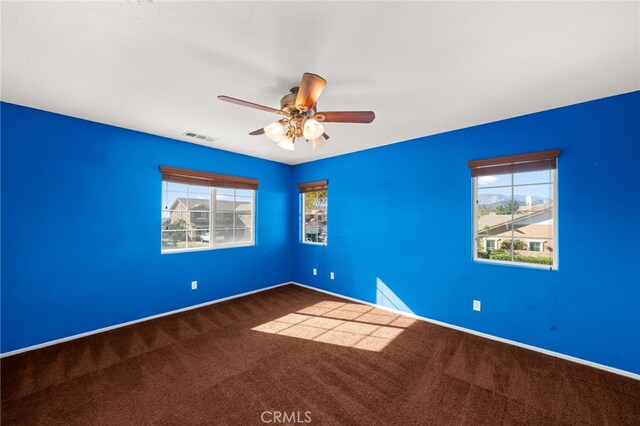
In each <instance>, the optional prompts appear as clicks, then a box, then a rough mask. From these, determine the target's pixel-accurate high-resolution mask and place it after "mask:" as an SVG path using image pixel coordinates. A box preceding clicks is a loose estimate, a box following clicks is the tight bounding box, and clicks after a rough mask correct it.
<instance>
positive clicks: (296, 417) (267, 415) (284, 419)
mask: <svg viewBox="0 0 640 426" xmlns="http://www.w3.org/2000/svg"><path fill="white" fill-rule="evenodd" d="M260 420H262V423H275V424H277V423H311V411H304V412H302V411H290V412H287V411H263V412H262V414H261V415H260Z"/></svg>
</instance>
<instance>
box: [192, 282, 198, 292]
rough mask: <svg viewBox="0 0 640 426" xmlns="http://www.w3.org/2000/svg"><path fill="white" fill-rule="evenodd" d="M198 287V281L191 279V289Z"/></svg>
mask: <svg viewBox="0 0 640 426" xmlns="http://www.w3.org/2000/svg"><path fill="white" fill-rule="evenodd" d="M197 288H198V281H191V290H195V289H197Z"/></svg>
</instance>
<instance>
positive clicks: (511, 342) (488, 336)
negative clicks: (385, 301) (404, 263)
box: [291, 282, 640, 380]
mask: <svg viewBox="0 0 640 426" xmlns="http://www.w3.org/2000/svg"><path fill="white" fill-rule="evenodd" d="M291 284H295V285H297V286H299V287H304V288H308V289H310V290H314V291H319V292H321V293H326V294H330V295H332V296H335V297H339V298H341V299H347V300H351V301H353V302H357V303H364V304H365V305H370V306H375V307H376V308H378V309H384V310H387V311H390V312H393V313H396V314H400V315H404V316H407V317H410V318H414V319H417V320H421V321H426V322H430V323H432V324H437V325H441V326H443V327H447V328H452V329H454V330H458V331H462V332H465V333H469V334H473V335H476V336H480V337H484V338H486V339H491V340H495V341H497V342H502V343H506V344H509V345H513V346H518V347H521V348H525V349H529V350H531V351H536V352H540V353H543V354H545V355H550V356H554V357H556V358H561V359H565V360H567V361H572V362H576V363H578V364H583V365H588V366H589V367H593V368H598V369H600V370H604V371H608V372H610V373H614V374H619V375H621V376H626V377H629V378H632V379H635V380H640V374H636V373H632V372H630V371H626V370H621V369H619V368H614V367H609V366H608V365H603V364H598V363H597V362H592V361H587V360H586V359H582V358H576V357H573V356H570V355H565V354H563V353H560V352H554V351H550V350H548V349H543V348H539V347H537V346H531V345H527V344H526V343H520V342H516V341H515V340H509V339H505V338H502V337H497V336H493V335H491V334H486V333H482V332H480V331H475V330H471V329H469V328H464V327H460V326H457V325H453V324H449V323H446V322H442V321H438V320H434V319H431V318H427V317H422V316H420V315H416V314H412V313H408V312H403V311H399V310H397V309H393V308H389V307H386V306H381V305H377V304H375V303H371V302H366V301H364V300H360V299H356V298H353V297H349V296H345V295H342V294H338V293H334V292H332V291H327V290H322V289H320V288H316V287H312V286H309V285H306V284H300V283H297V282H291Z"/></svg>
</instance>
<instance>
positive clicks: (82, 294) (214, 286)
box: [1, 103, 295, 352]
mask: <svg viewBox="0 0 640 426" xmlns="http://www.w3.org/2000/svg"><path fill="white" fill-rule="evenodd" d="M1 107H2V212H1V213H2V352H7V351H11V350H14V349H18V348H22V347H26V346H30V345H34V344H38V343H42V342H46V341H50V340H53V339H57V338H62V337H66V336H70V335H74V334H77V333H82V332H86V331H90V330H94V329H97V328H101V327H105V326H110V325H114V324H119V323H122V322H126V321H131V320H135V319H138V318H143V317H146V316H149V315H154V314H159V313H163V312H167V311H170V310H174V309H178V308H182V307H186V306H189V305H194V304H198V303H203V302H206V301H209V300H213V299H217V298H221V297H225V296H230V295H234V294H238V293H242V292H246V291H249V290H254V289H257V288H262V287H265V286H269V285H274V284H279V283H282V282H286V281H287V280H290V279H291V275H292V272H291V271H292V269H291V261H290V259H291V253H290V249H291V241H292V239H294V236H293V235H289V234H287V233H286V232H284V230H286V229H287V223H290V222H291V221H293V220H295V214H292V212H291V209H290V208H289V207H290V206H291V205H292V203H295V201H292V199H291V198H290V197H291V193H290V192H289V191H287V189H286V188H287V187H288V185H289V184H290V182H291V179H292V168H291V167H290V166H287V165H283V164H278V163H274V162H270V161H265V160H260V159H257V158H253V157H248V156H243V155H238V154H233V153H229V152H225V151H220V150H214V149H210V148H205V147H201V146H197V145H192V144H187V143H184V142H178V141H174V140H170V139H165V138H161V137H157V136H152V135H148V134H143V133H139V132H135V131H130V130H125V129H121V128H116V127H112V126H106V125H102V124H97V123H93V122H88V121H84V120H78V119H74V118H70V117H65V116H61V115H57V114H51V113H47V112H43V111H38V110H34V109H29V108H24V107H19V106H16V105H12V104H7V103H2V104H1ZM160 165H169V166H175V167H182V168H188V169H194V170H206V171H214V172H218V173H226V174H232V175H236V176H246V177H254V178H258V179H260V186H259V188H258V192H257V245H256V246H255V247H246V248H230V249H220V250H214V251H201V252H190V253H180V254H170V255H161V254H160V207H161V176H160V171H159V170H158V167H159V166H160ZM192 280H198V289H197V290H195V291H192V290H191V281H192Z"/></svg>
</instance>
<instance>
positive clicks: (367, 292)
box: [1, 92, 640, 373]
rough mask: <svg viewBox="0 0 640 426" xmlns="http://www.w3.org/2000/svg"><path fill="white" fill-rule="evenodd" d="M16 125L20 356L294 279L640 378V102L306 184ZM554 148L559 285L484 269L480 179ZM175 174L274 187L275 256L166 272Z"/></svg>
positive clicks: (508, 130)
mask: <svg viewBox="0 0 640 426" xmlns="http://www.w3.org/2000/svg"><path fill="white" fill-rule="evenodd" d="M1 106H2V134H1V136H2V209H1V214H2V229H1V233H2V235H1V242H2V276H1V278H2V330H1V331H2V352H7V351H11V350H14V349H18V348H22V347H26V346H29V345H34V344H37V343H41V342H46V341H50V340H53V339H57V338H61V337H66V336H70V335H73V334H77V333H81V332H85V331H90V330H94V329H97V328H100V327H105V326H109V325H114V324H119V323H122V322H125V321H130V320H134V319H137V318H142V317H146V316H149V315H154V314H158V313H162V312H167V311H170V310H173V309H177V308H181V307H186V306H190V305H194V304H198V303H202V302H206V301H209V300H212V299H217V298H220V297H225V296H229V295H233V294H238V293H242V292H245V291H249V290H252V289H256V288H261V287H264V286H268V285H273V284H278V283H281V282H286V281H288V280H291V279H293V280H295V281H297V282H300V283H304V284H308V285H312V286H316V287H318V288H322V289H326V290H330V291H334V292H337V293H341V294H344V295H347V296H351V297H356V298H359V299H363V300H367V301H371V302H376V301H377V297H378V290H379V289H381V290H382V292H384V293H385V295H386V296H388V297H390V298H392V299H393V298H395V300H394V303H395V304H396V305H401V304H402V303H404V304H405V305H406V306H405V309H407V310H410V311H412V312H414V313H415V314H418V315H422V316H425V317H429V318H433V319H436V320H440V321H445V322H448V323H451V324H455V325H459V326H462V327H467V328H470V329H474V330H478V331H481V332H486V333H489V334H492V335H495V336H500V337H504V338H507V339H511V340H515V341H519V342H523V343H527V344H530V345H534V346H538V347H541V348H546V349H550V350H553V351H557V352H561V353H564V354H567V355H572V356H576V357H579V358H583V359H586V360H590V361H594V362H598V363H601V364H605V365H609V366H612V367H617V368H620V369H624V370H627V371H631V372H635V373H640V313H639V312H640V308H639V306H640V272H638V267H637V266H636V265H634V264H637V263H638V260H640V244H638V235H640V221H638V217H639V214H640V213H639V212H640V197H639V196H640V193H639V191H638V184H639V183H640V168H639V167H637V165H638V164H640V136H639V135H640V92H634V93H631V94H627V95H622V96H616V97H611V98H606V99H602V100H598V101H593V102H588V103H584V104H579V105H575V106H571V107H566V108H560V109H556V110H552V111H546V112H543V113H538V114H533V115H529V116H525V117H519V118H515V119H511V120H505V121H501V122H497V123H491V124H487V125H483V126H477V127H473V128H468V129H463V130H459V131H454V132H448V133H444V134H440V135H435V136H430V137H426V138H422V139H417V140H413V141H408V142H405V143H401V144H394V145H389V146H386V147H381V148H376V149H371V150H367V151H362V152H358V153H354V154H349V155H344V156H340V157H334V158H330V159H326V160H321V161H316V162H312V163H306V164H302V165H298V166H295V167H291V166H286V165H282V164H277V163H273V162H269V161H264V160H260V159H256V158H252V157H247V156H242V155H238V154H233V153H228V152H224V151H219V150H213V149H209V148H204V147H200V146H196V145H191V144H185V143H182V142H178V141H173V140H170V139H165V138H160V137H156V136H151V135H147V134H142V133H139V132H134V131H130V130H125V129H120V128H116V127H111V126H105V125H101V124H96V123H92V122H87V121H84V120H78V119H74V118H70V117H65V116H60V115H56V114H51V113H47V112H43V111H37V110H33V109H29V108H23V107H19V106H15V105H11V104H6V103H3V104H1ZM418 119H420V117H418ZM424 119H425V120H428V117H424ZM550 148H560V149H561V150H562V153H561V157H560V160H559V170H558V192H559V245H560V247H559V259H560V261H559V270H558V271H548V270H540V269H532V268H518V267H513V266H501V265H490V264H479V263H474V262H473V261H472V260H471V256H472V254H471V250H472V247H471V238H472V230H471V226H472V222H471V220H472V213H471V178H470V173H469V170H468V168H467V161H468V160H470V159H478V158H483V157H492V156H499V155H506V154H515V153H522V152H530V151H538V150H544V149H550ZM159 165H171V166H176V167H183V168H190V169H196V170H211V171H216V172H219V173H227V174H233V175H238V176H248V177H256V178H259V179H260V188H259V190H258V196H257V203H258V206H257V212H258V213H257V214H258V216H257V241H258V244H257V245H256V246H255V247H248V248H233V249H222V250H215V251H203V252H190V253H181V254H172V255H161V254H160V247H159V245H160V240H159V226H160V208H159V207H160V204H161V202H160V198H161V187H160V174H159V171H158V166H159ZM318 179H329V245H328V246H326V247H323V246H310V245H303V244H300V242H299V217H298V214H299V210H298V202H299V200H298V194H297V191H296V186H295V185H296V183H298V182H304V181H311V180H318ZM292 258H293V261H291V260H292ZM314 267H315V268H318V270H319V275H318V276H313V275H312V274H311V270H312V268H314ZM331 271H333V272H335V274H336V278H335V280H333V281H332V280H330V279H329V273H330V272H331ZM194 279H197V280H198V283H199V288H198V290H196V291H191V290H190V282H191V280H194ZM472 299H480V300H481V301H482V312H480V313H478V312H474V311H472V309H471V303H472Z"/></svg>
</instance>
